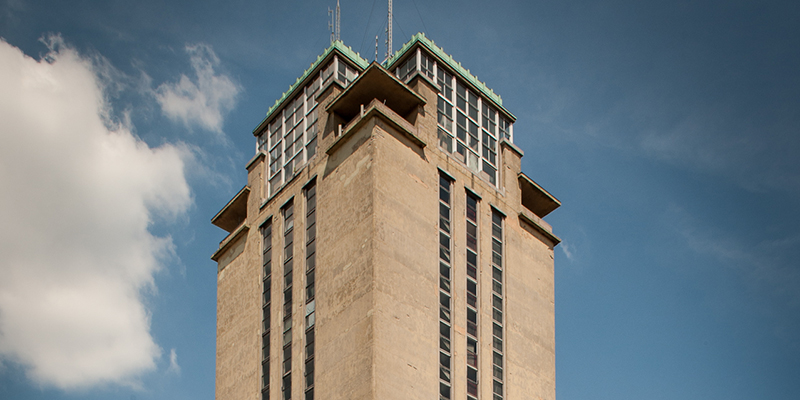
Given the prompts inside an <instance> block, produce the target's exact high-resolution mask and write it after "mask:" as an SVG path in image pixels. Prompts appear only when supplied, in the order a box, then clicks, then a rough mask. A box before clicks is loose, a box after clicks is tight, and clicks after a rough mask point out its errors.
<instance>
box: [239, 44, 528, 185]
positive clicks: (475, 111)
mask: <svg viewBox="0 0 800 400" xmlns="http://www.w3.org/2000/svg"><path fill="white" fill-rule="evenodd" d="M369 66H370V64H369V62H368V61H367V60H365V59H363V58H361V57H360V56H359V55H358V54H357V53H355V52H354V51H353V50H352V49H350V48H349V47H347V46H345V45H344V44H343V43H342V42H339V41H337V42H334V43H333V44H332V45H331V46H330V47H329V48H328V49H326V50H325V52H324V53H323V54H322V55H320V56H319V57H318V58H317V60H316V61H315V62H314V63H313V64H312V65H311V67H310V68H309V69H307V70H306V71H305V72H304V73H303V75H302V76H300V77H299V78H298V79H297V80H296V81H295V83H294V84H293V85H292V86H290V87H289V90H288V91H287V92H285V93H283V95H282V96H281V97H280V98H279V99H278V100H277V101H276V102H275V104H274V105H273V106H272V107H270V108H269V110H268V111H267V115H266V117H265V118H264V120H262V122H261V123H260V124H259V125H258V126H257V127H256V129H254V131H253V134H254V135H255V136H256V138H257V145H256V152H257V153H263V154H265V155H266V157H267V164H268V168H267V176H266V180H267V182H265V183H266V185H267V188H268V196H271V195H272V194H274V193H277V192H278V191H279V190H280V188H281V187H282V186H283V185H285V184H286V183H288V182H289V181H291V178H292V177H293V176H294V175H295V174H296V173H297V172H298V171H299V170H300V169H302V168H303V167H304V166H305V165H306V164H307V163H308V162H309V161H310V160H312V159H313V158H314V157H316V156H317V154H318V153H319V152H318V149H317V147H318V145H319V143H320V141H321V138H320V134H321V131H322V129H324V126H325V125H326V120H325V119H326V118H327V117H328V114H327V111H326V110H325V109H323V108H324V107H320V105H319V102H320V101H321V100H323V97H324V98H325V99H328V98H329V93H332V92H333V91H336V92H337V93H338V92H341V91H343V90H346V89H347V88H348V87H349V86H350V84H351V83H352V82H353V81H355V80H356V79H357V78H358V77H359V76H360V75H361V74H363V73H364V72H365V70H366V69H367V68H369ZM383 67H384V68H385V69H386V70H388V71H390V72H391V73H392V74H394V76H395V77H396V78H397V79H398V80H399V81H400V82H403V83H404V84H405V83H409V82H410V81H412V80H413V79H415V78H422V79H425V80H427V81H428V82H429V83H430V84H431V85H432V86H434V87H436V88H437V90H438V97H437V100H436V103H437V104H436V114H437V128H436V130H437V132H436V134H435V137H436V138H437V142H438V147H439V149H441V150H443V151H445V152H446V153H448V154H449V155H451V156H452V157H453V158H455V159H457V160H459V161H460V162H461V163H463V164H464V166H465V167H467V168H468V169H470V170H471V171H473V172H474V173H475V174H477V175H480V176H481V177H483V178H484V179H485V180H486V181H488V182H490V183H491V184H492V185H495V186H496V185H498V184H499V179H498V174H499V169H500V165H499V164H498V163H499V157H498V156H497V154H498V150H499V142H500V141H501V140H506V141H508V142H513V138H514V132H513V122H514V120H515V118H514V116H513V115H512V114H511V113H510V112H508V110H506V109H505V108H504V107H503V105H502V99H501V98H500V96H498V95H497V94H495V93H494V92H493V91H492V90H491V89H489V88H488V87H487V86H486V85H485V84H484V83H483V82H481V81H479V80H478V79H477V78H476V77H475V76H473V75H472V74H471V73H470V72H469V71H468V70H467V69H465V68H463V67H462V66H461V64H459V63H457V62H456V61H455V60H453V58H452V57H450V56H449V55H447V54H446V53H445V52H444V51H443V50H442V49H441V48H439V47H438V46H436V45H435V44H434V43H433V42H432V41H431V40H429V39H427V38H426V37H425V36H424V35H423V34H421V33H420V34H417V35H415V36H414V37H413V38H412V39H411V40H410V41H409V42H408V43H406V44H405V45H403V47H402V48H401V49H400V50H398V51H397V52H396V53H395V55H394V56H393V57H391V58H390V59H389V60H387V61H386V62H385V63H384V65H383ZM332 87H335V88H336V89H332ZM323 94H325V96H322V95H323ZM331 100H333V99H332V98H331ZM344 122H345V125H346V122H347V121H344Z"/></svg>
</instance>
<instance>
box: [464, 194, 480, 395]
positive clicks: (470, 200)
mask: <svg viewBox="0 0 800 400" xmlns="http://www.w3.org/2000/svg"><path fill="white" fill-rule="evenodd" d="M477 398H478V199H477V198H476V197H475V196H473V195H471V194H469V193H467V399H468V400H477Z"/></svg>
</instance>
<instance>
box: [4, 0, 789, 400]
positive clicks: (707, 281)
mask: <svg viewBox="0 0 800 400" xmlns="http://www.w3.org/2000/svg"><path fill="white" fill-rule="evenodd" d="M394 3H395V5H394V7H395V22H394V42H395V49H397V48H399V47H400V45H401V44H402V43H404V42H405V41H407V40H408V39H409V38H410V36H411V35H413V34H414V33H416V32H418V31H424V32H425V33H426V35H427V36H428V37H429V38H431V39H433V40H434V41H435V42H436V43H437V44H438V45H440V46H441V47H442V48H443V49H444V50H445V51H446V52H448V53H449V54H451V55H452V56H453V57H454V58H455V59H456V60H458V61H460V62H461V63H462V64H463V65H464V66H465V67H467V68H469V69H470V70H471V72H472V73H473V74H475V75H476V76H478V77H479V78H480V79H481V80H483V81H485V82H486V83H487V85H488V86H489V87H491V88H492V89H494V91H495V92H496V93H498V94H500V95H501V96H502V97H503V101H504V105H505V106H506V108H508V109H509V110H510V111H511V112H513V113H514V114H515V115H516V116H517V122H516V124H515V130H514V132H515V142H516V144H517V145H519V146H520V147H521V148H522V149H523V151H524V152H525V157H524V158H523V170H524V171H525V172H526V173H527V174H528V175H529V176H531V177H532V178H533V179H535V180H536V181H537V182H539V183H540V184H541V185H542V186H544V187H545V188H547V189H548V190H549V191H550V192H551V193H553V194H554V195H555V196H557V197H558V198H559V199H560V200H561V201H562V203H563V206H562V207H561V208H560V209H558V210H556V211H555V212H553V213H552V214H551V215H549V216H548V217H547V220H548V222H550V223H551V224H552V225H553V227H554V230H555V233H556V234H557V235H559V236H560V237H561V238H562V239H563V243H562V244H561V245H559V247H558V248H557V249H556V268H555V271H556V272H555V273H556V343H557V346H556V371H557V389H556V390H557V397H558V398H559V399H560V400H570V399H581V400H584V399H612V398H613V399H675V398H681V399H726V400H727V399H752V398H764V399H796V398H798V397H799V396H800V379H797V376H800V261H798V260H800V228H798V222H800V161H798V156H797V155H798V154H800V74H798V72H797V71H800V28H798V25H797V21H798V20H800V3H797V2H789V1H785V2H779V1H760V2H755V1H752V2H750V1H669V2H666V1H648V2H641V1H606V2H591V1H561V2H498V3H496V4H495V3H492V4H490V3H488V2H458V3H457V2H443V1H431V2H422V1H418V2H416V3H414V1H411V0H396V1H395V2H394ZM328 7H331V8H333V7H335V3H334V2H333V1H289V2H266V1H262V2H252V1H230V2H227V3H226V4H224V5H223V4H217V3H216V2H210V1H203V0H199V1H170V2H163V1H149V0H143V1H138V2H129V1H103V2H95V1H70V2H58V1H26V0H0V37H2V40H3V42H0V72H2V73H0V89H2V90H0V121H2V122H0V186H2V187H3V190H2V191H0V221H3V223H2V225H0V226H2V228H0V243H2V244H0V252H2V253H3V254H4V255H5V256H4V259H3V260H0V273H2V275H3V279H2V280H1V281H0V399H45V398H47V399H77V398H81V399H190V398H191V399H198V398H205V399H211V398H213V396H214V357H215V301H216V285H215V282H216V269H215V263H213V262H212V261H211V260H210V259H209V256H210V255H211V253H212V252H213V251H214V249H215V248H216V246H217V243H218V242H219V240H221V239H222V238H223V236H224V232H223V231H222V230H220V229H218V228H216V227H214V226H212V225H211V224H210V222H209V219H210V218H211V216H213V215H214V214H215V213H216V212H217V211H218V210H219V209H220V208H221V207H222V206H223V205H224V204H225V203H226V202H227V201H228V200H229V199H230V198H231V196H233V194H235V193H236V191H237V190H238V189H239V188H241V186H242V185H244V184H245V170H244V165H245V163H246V162H247V161H248V160H249V159H250V158H251V157H252V155H253V153H254V151H255V150H254V149H255V141H254V138H253V136H252V134H251V132H252V129H253V128H254V127H255V126H256V125H257V124H258V123H259V122H260V121H261V119H262V118H263V116H264V114H265V113H266V110H267V108H268V107H269V106H270V105H272V103H273V102H274V100H275V99H276V98H278V97H279V96H280V95H281V93H282V92H283V91H285V90H286V89H287V88H288V86H289V85H290V84H291V83H293V82H294V80H295V79H296V78H297V77H298V76H299V75H300V74H301V73H302V71H303V70H304V69H305V68H307V67H308V66H309V65H310V63H311V62H313V61H314V60H315V58H316V56H317V55H319V54H320V53H321V52H322V51H323V50H324V48H325V47H326V46H327V45H328V43H329V33H328V31H327V9H328ZM341 7H342V23H341V25H342V34H341V37H342V40H343V41H344V42H345V43H346V44H348V45H349V46H351V47H353V48H354V49H355V50H356V51H360V53H361V54H362V55H363V56H364V57H365V58H367V59H370V60H371V59H372V58H373V54H374V51H375V48H374V43H375V36H376V35H379V36H380V42H381V43H383V40H384V39H385V36H384V33H383V29H384V26H385V19H386V18H385V14H386V4H385V2H378V1H376V2H374V3H373V2H371V1H367V0H363V1H349V0H342V3H341ZM379 51H380V53H381V54H383V52H384V51H385V49H384V46H383V44H381V46H380V50H379ZM23 54H24V55H23ZM103 170H108V171H113V172H114V173H113V174H102V173H98V172H97V171H103ZM120 226H125V227H126V228H125V229H119V227H120ZM87 243H88V244H87ZM109 288H110V289H109ZM119 315H123V316H124V317H123V318H117V316H119Z"/></svg>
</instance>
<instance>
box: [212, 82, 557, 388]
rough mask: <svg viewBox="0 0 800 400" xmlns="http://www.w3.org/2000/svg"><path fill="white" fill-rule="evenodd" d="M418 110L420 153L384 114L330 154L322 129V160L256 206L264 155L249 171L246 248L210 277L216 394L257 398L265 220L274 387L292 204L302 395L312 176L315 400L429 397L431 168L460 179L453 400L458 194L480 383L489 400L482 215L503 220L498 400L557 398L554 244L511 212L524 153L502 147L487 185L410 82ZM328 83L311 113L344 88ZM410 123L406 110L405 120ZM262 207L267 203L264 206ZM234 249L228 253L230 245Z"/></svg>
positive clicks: (461, 312)
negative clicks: (443, 146) (475, 205)
mask: <svg viewBox="0 0 800 400" xmlns="http://www.w3.org/2000/svg"><path fill="white" fill-rule="evenodd" d="M411 87H412V88H413V89H414V90H415V91H416V92H417V93H418V94H420V96H422V97H423V98H425V99H426V100H427V104H426V105H425V106H424V107H423V108H422V109H421V110H419V113H418V114H417V115H415V116H413V118H411V119H410V120H412V121H414V124H415V125H414V126H415V130H416V131H415V132H414V133H415V134H416V135H417V136H418V137H419V139H421V140H422V141H423V142H425V143H426V144H427V146H425V147H424V148H421V147H419V146H417V145H415V144H414V143H413V141H411V140H409V139H408V138H407V137H406V136H404V135H403V134H401V133H399V132H397V131H395V130H394V129H395V128H393V127H392V126H393V125H391V124H387V123H385V121H383V120H382V119H381V118H379V117H375V118H371V119H370V120H369V121H367V123H365V124H363V125H361V128H360V129H359V131H358V132H354V133H351V134H350V135H349V136H348V137H347V138H345V142H343V144H342V146H341V147H339V148H338V149H337V150H336V151H335V152H333V154H332V155H330V156H328V155H327V154H326V153H325V150H326V149H328V148H329V147H330V146H331V144H332V143H333V142H334V141H335V140H338V139H339V136H338V135H337V133H336V131H337V125H338V123H340V122H342V121H338V120H336V119H335V118H333V117H329V116H327V115H326V114H325V113H324V112H321V113H320V120H322V121H325V126H324V128H323V133H321V135H320V139H321V142H320V144H319V148H318V150H317V156H316V158H315V159H313V160H312V161H311V163H310V164H309V165H308V166H307V167H306V168H305V169H304V170H303V171H302V172H301V174H300V175H299V176H297V177H296V178H295V179H294V180H293V181H292V182H291V183H289V184H287V185H286V187H284V188H283V189H282V190H281V191H280V193H278V194H277V195H276V196H275V197H274V198H273V199H271V200H270V201H269V203H267V204H264V201H265V200H266V198H265V196H266V192H265V190H264V183H265V179H264V175H265V174H266V168H268V166H267V165H266V162H264V160H263V158H262V160H260V161H255V162H254V163H253V164H252V165H251V166H250V167H249V185H250V187H251V190H252V194H251V196H250V200H249V203H248V218H247V224H248V225H249V226H250V227H251V228H250V231H249V233H248V235H247V237H246V240H245V241H244V242H243V243H244V249H243V251H242V253H241V254H240V255H238V256H236V257H235V258H234V257H233V256H228V258H227V259H226V261H227V260H228V259H230V258H233V260H232V261H230V263H229V264H228V265H227V266H226V267H225V268H224V269H223V270H222V271H221V272H220V273H219V276H218V306H217V316H218V331H217V332H218V333H217V389H216V397H217V399H220V400H228V399H231V400H233V399H236V400H238V399H258V398H260V376H261V363H260V361H261V346H260V340H261V243H260V240H261V238H260V232H259V230H258V226H259V225H260V224H261V223H262V222H263V221H264V220H265V219H266V218H267V217H268V216H274V218H273V221H274V222H273V227H274V228H273V249H274V250H273V290H272V293H273V294H272V324H271V330H272V332H273V335H272V336H273V338H278V339H274V340H273V343H272V347H271V349H272V350H271V354H272V361H271V365H272V368H271V371H272V374H271V386H272V388H271V395H272V397H271V398H272V399H278V397H279V395H280V386H281V376H282V374H281V371H280V365H281V357H282V352H281V350H282V346H281V343H280V339H279V338H280V336H281V335H280V332H282V329H281V328H282V326H281V325H282V311H281V309H282V304H283V299H282V290H283V286H282V270H283V264H282V261H283V260H282V256H281V250H282V249H283V244H282V243H283V235H282V232H283V227H282V216H281V215H280V206H281V205H283V204H284V203H285V202H286V201H287V200H289V199H291V198H292V197H294V204H295V228H294V229H295V245H294V246H295V247H294V254H295V257H297V258H296V260H297V261H296V262H295V265H294V279H293V280H294V285H293V299H294V306H293V307H294V308H293V321H294V322H293V347H292V349H293V350H292V352H293V357H292V361H293V365H292V371H293V372H292V373H293V391H292V398H294V399H302V398H303V397H302V396H303V388H304V385H303V365H304V363H303V361H304V355H303V354H304V353H303V352H304V345H305V332H304V324H303V317H304V312H303V310H304V305H305V302H304V300H305V293H304V289H305V263H304V262H303V261H302V260H304V259H305V257H304V255H305V240H304V238H305V221H304V216H305V211H306V210H305V200H304V197H303V192H302V187H303V186H304V185H305V184H306V183H307V182H309V180H310V179H313V178H314V177H316V179H317V187H318V189H317V196H318V198H317V223H318V228H317V241H318V244H317V272H316V315H317V322H316V356H315V360H316V372H315V375H316V379H315V393H316V398H317V399H324V400H329V399H330V400H339V399H342V400H343V399H348V400H349V399H381V400H384V399H408V398H411V399H431V398H436V397H437V393H438V382H439V378H438V376H439V360H438V345H439V343H438V331H439V330H438V313H439V309H438V308H439V301H438V293H439V292H438V225H437V222H438V174H439V172H438V169H442V170H443V171H446V172H447V173H448V174H450V175H451V176H452V177H453V178H455V182H454V184H453V190H452V194H453V199H452V220H451V226H452V231H453V235H452V242H453V248H452V266H453V273H452V292H453V300H452V320H453V333H452V335H453V336H452V353H453V359H452V377H453V384H452V388H453V396H452V397H453V399H465V398H466V307H467V305H466V296H465V294H466V268H465V265H466V257H465V251H466V250H465V248H466V245H465V244H466V234H465V232H466V224H465V202H466V193H467V189H469V190H471V191H473V192H474V193H476V194H477V195H478V196H480V202H479V206H480V209H479V219H478V220H479V231H480V234H479V248H480V249H481V252H480V271H479V274H480V275H479V281H480V282H479V286H480V288H479V325H480V327H479V339H480V342H481V346H480V348H479V363H480V364H479V369H480V371H479V372H480V377H479V388H480V397H481V398H482V399H491V398H492V357H491V355H492V340H491V338H492V328H491V326H492V307H491V284H492V282H491V277H492V272H491V265H490V260H491V212H492V211H491V210H492V209H491V207H492V206H494V207H496V208H497V209H498V210H500V211H501V212H503V213H504V214H505V215H506V218H505V220H504V224H503V225H504V226H503V227H504V260H503V261H504V272H505V273H504V286H505V296H504V301H505V305H504V331H505V332H504V346H505V369H504V370H505V385H504V387H505V398H506V399H511V400H517V399H545V400H554V399H555V325H554V324H555V321H554V291H553V251H552V243H550V242H549V241H548V239H547V238H545V237H544V236H542V235H541V234H540V233H538V232H537V231H535V230H534V229H532V228H531V227H530V226H528V225H527V223H524V222H521V221H520V219H519V218H518V214H519V210H520V209H521V207H522V205H521V201H520V189H519V183H518V181H517V175H518V173H519V171H520V154H519V153H517V152H516V151H514V150H513V149H511V148H509V147H507V146H500V147H501V148H502V150H501V153H500V154H498V156H499V158H500V160H502V163H503V165H502V166H501V168H500V169H499V172H500V175H499V182H500V187H498V188H496V187H494V186H493V185H491V184H489V183H488V182H487V181H485V180H484V179H483V178H481V177H480V176H479V175H477V174H473V173H472V172H470V171H469V170H467V169H466V167H465V166H464V165H463V164H461V163H460V162H458V161H456V160H455V159H453V158H452V157H450V156H448V155H447V154H445V153H444V152H442V151H441V150H440V149H439V148H438V146H437V142H438V140H437V127H436V89H435V87H434V86H432V85H431V84H430V82H428V81H427V80H425V79H422V78H415V79H414V80H412V82H411ZM339 91H340V89H339V88H338V87H331V88H330V89H329V90H328V91H327V92H326V95H325V98H323V99H320V104H319V107H323V108H321V109H324V105H325V102H326V101H328V100H330V99H331V98H332V96H333V95H335V94H337V93H339ZM405 117H408V116H405ZM262 204H263V207H262ZM231 248H232V249H235V248H236V246H231Z"/></svg>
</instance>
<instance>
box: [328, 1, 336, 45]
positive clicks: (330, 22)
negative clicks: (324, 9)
mask: <svg viewBox="0 0 800 400" xmlns="http://www.w3.org/2000/svg"><path fill="white" fill-rule="evenodd" d="M337 4H338V2H337ZM328 15H329V16H330V17H331V19H330V21H328V29H329V30H330V31H331V44H333V41H334V40H336V34H335V30H334V25H333V10H331V8H330V7H328Z"/></svg>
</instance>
